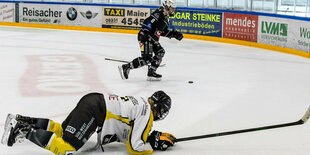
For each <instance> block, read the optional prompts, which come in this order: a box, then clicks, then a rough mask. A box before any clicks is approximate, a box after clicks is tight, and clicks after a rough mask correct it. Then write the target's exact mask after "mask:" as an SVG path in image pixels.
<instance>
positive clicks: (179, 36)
mask: <svg viewBox="0 0 310 155" xmlns="http://www.w3.org/2000/svg"><path fill="white" fill-rule="evenodd" d="M171 33H172V37H174V38H175V39H177V40H179V41H181V40H182V39H183V34H182V33H181V32H179V31H177V30H172V31H171Z"/></svg>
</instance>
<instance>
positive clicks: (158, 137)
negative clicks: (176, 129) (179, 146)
mask: <svg viewBox="0 0 310 155" xmlns="http://www.w3.org/2000/svg"><path fill="white" fill-rule="evenodd" d="M175 140H176V138H175V137H174V136H173V135H172V134H169V133H162V132H159V131H153V132H152V133H151V135H150V136H149V137H148V139H147V141H148V142H150V144H151V146H152V148H153V150H161V151H165V150H167V149H168V148H169V147H171V146H173V145H174V142H175Z"/></svg>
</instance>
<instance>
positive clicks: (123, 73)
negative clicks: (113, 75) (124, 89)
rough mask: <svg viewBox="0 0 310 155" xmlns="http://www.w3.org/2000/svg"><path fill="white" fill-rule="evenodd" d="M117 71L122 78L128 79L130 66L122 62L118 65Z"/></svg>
mask: <svg viewBox="0 0 310 155" xmlns="http://www.w3.org/2000/svg"><path fill="white" fill-rule="evenodd" d="M118 70H119V73H120V74H121V77H122V79H123V80H125V79H128V75H129V71H130V66H129V64H124V65H122V66H118Z"/></svg>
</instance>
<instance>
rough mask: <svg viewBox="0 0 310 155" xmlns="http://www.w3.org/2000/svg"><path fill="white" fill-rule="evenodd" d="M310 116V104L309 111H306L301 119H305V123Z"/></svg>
mask: <svg viewBox="0 0 310 155" xmlns="http://www.w3.org/2000/svg"><path fill="white" fill-rule="evenodd" d="M309 117H310V106H309V108H308V110H307V112H306V113H305V115H304V116H303V117H302V118H301V120H302V121H303V123H306V122H307V121H308V119H309Z"/></svg>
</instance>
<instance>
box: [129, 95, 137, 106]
mask: <svg viewBox="0 0 310 155" xmlns="http://www.w3.org/2000/svg"><path fill="white" fill-rule="evenodd" d="M128 98H129V99H130V100H131V102H132V103H133V105H138V104H139V102H138V100H137V99H136V98H134V97H133V96H128Z"/></svg>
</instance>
